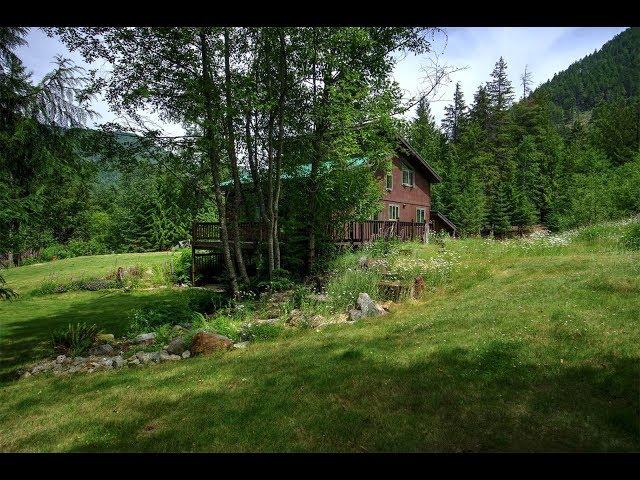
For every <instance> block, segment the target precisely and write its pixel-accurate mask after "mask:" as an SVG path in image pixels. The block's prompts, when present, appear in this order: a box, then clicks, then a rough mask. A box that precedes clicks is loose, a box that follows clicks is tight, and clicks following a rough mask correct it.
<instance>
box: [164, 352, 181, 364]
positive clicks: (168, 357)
mask: <svg viewBox="0 0 640 480" xmlns="http://www.w3.org/2000/svg"><path fill="white" fill-rule="evenodd" d="M181 358H182V357H181V356H180V355H173V354H171V353H168V352H166V351H162V352H160V361H161V362H170V361H173V360H180V359H181Z"/></svg>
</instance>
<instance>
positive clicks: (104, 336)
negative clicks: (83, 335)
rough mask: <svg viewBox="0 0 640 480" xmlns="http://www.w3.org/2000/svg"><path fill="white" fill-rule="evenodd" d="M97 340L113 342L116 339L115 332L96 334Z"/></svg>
mask: <svg viewBox="0 0 640 480" xmlns="http://www.w3.org/2000/svg"><path fill="white" fill-rule="evenodd" d="M96 340H98V341H99V342H113V341H115V337H114V335H113V333H99V334H98V335H96Z"/></svg>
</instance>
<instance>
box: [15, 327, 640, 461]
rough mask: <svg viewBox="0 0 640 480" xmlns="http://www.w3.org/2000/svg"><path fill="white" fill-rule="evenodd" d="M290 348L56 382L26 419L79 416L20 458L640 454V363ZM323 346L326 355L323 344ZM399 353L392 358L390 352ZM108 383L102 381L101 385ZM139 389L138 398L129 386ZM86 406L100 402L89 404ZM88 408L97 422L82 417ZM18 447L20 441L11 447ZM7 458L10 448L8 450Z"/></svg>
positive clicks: (382, 346)
mask: <svg viewBox="0 0 640 480" xmlns="http://www.w3.org/2000/svg"><path fill="white" fill-rule="evenodd" d="M310 343H311V344H309V343H307V344H306V345H305V344H301V343H296V342H288V343H286V344H285V345H280V344H279V345H278V349H272V345H263V346H258V345H255V346H253V347H252V349H253V351H247V352H233V353H229V354H226V355H214V356H211V357H207V358H202V359H193V360H189V361H186V362H180V363H177V364H172V365H163V366H155V367H150V368H148V369H147V370H146V371H145V373H144V375H141V374H140V373H141V372H140V371H136V370H129V371H126V372H120V373H118V374H114V373H105V374H99V375H96V376H95V377H94V378H91V377H90V376H88V375H87V376H82V377H76V378H74V379H57V378H54V379H51V380H50V381H49V382H43V383H41V384H39V385H38V388H40V392H41V393H37V394H36V393H35V391H34V390H35V389H32V390H31V391H30V393H26V392H25V391H18V390H17V389H16V391H15V392H14V393H15V395H16V396H17V397H22V398H13V396H11V399H10V400H9V402H8V403H9V405H6V407H7V408H8V411H11V412H12V415H18V416H27V415H30V414H34V413H36V412H40V414H41V415H42V414H43V413H42V412H45V413H44V415H45V416H55V415H56V412H62V411H63V410H64V411H66V410H68V405H67V406H66V407H65V406H63V405H61V403H63V402H65V400H66V402H70V401H71V402H74V403H75V404H76V405H77V410H76V407H74V414H71V415H70V414H65V415H61V416H60V417H59V418H57V419H55V420H54V421H53V423H52V424H51V425H50V427H48V428H42V429H38V430H37V431H33V432H29V433H27V434H25V435H24V436H21V437H20V439H19V440H17V441H15V443H12V448H14V449H17V450H23V449H34V448H35V449H38V446H39V448H40V449H44V450H51V449H54V450H55V449H56V447H55V445H64V447H57V449H60V448H62V449H64V450H68V451H609V450H612V451H615V450H638V448H639V447H640V436H639V433H638V428H637V426H638V421H639V414H638V408H639V405H638V393H639V392H640V385H639V379H640V366H639V364H638V361H637V359H636V358H628V357H615V356H602V357H600V358H596V359H594V362H593V363H592V364H591V363H590V365H584V364H578V365H560V364H549V363H536V362H534V361H532V360H531V359H529V361H524V360H523V359H522V358H523V356H524V355H523V352H522V346H521V345H520V344H518V343H514V342H501V341H493V342H490V343H489V344H488V345H486V346H485V347H482V348H481V349H477V350H470V349H465V348H446V349H441V350H439V351H437V352H436V353H433V354H430V355H425V356H424V358H420V359H417V360H414V361H411V362H409V363H406V364H403V363H402V362H398V361H395V360H384V361H383V360H381V356H380V355H376V356H374V355H373V354H372V352H374V351H375V352H376V353H377V354H380V353H381V352H385V351H386V350H387V349H388V348H389V347H388V343H385V342H384V341H383V340H380V339H373V340H368V341H365V342H363V343H362V344H359V345H350V346H345V345H344V344H340V343H339V342H332V343H330V344H328V345H327V344H323V343H321V341H319V340H316V339H312V340H311V342H310ZM320 347H322V348H320ZM389 351H391V349H389ZM97 377H99V378H97ZM129 387H130V388H129ZM136 392H138V394H136ZM85 403H86V405H85ZM83 412H84V415H83V414H82V413H83ZM5 442H6V440H5ZM4 448H6V447H4Z"/></svg>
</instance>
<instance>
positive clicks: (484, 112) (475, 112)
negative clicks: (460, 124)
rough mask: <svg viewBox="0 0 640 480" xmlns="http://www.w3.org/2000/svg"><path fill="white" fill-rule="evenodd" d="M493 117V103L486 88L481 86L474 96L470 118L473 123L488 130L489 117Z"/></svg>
mask: <svg viewBox="0 0 640 480" xmlns="http://www.w3.org/2000/svg"><path fill="white" fill-rule="evenodd" d="M490 115H491V101H490V99H489V94H488V92H487V89H486V87H484V86H483V85H481V86H480V87H478V90H477V92H476V93H475V95H474V96H473V104H472V105H471V111H470V112H469V118H470V120H471V121H472V122H474V123H476V124H478V125H479V126H480V128H482V129H483V130H485V131H486V130H487V128H488V126H489V117H490Z"/></svg>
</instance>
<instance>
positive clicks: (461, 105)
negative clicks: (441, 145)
mask: <svg viewBox="0 0 640 480" xmlns="http://www.w3.org/2000/svg"><path fill="white" fill-rule="evenodd" d="M467 113H468V112H467V106H466V104H465V102H464V94H463V93H462V87H461V86H460V82H458V83H456V90H455V92H454V94H453V103H452V104H451V105H447V106H446V107H445V109H444V118H443V119H442V129H443V130H444V132H445V134H446V135H447V138H448V139H449V140H450V141H452V142H456V141H458V139H459V138H460V132H461V130H462V128H463V127H464V123H465V121H466V119H467Z"/></svg>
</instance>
